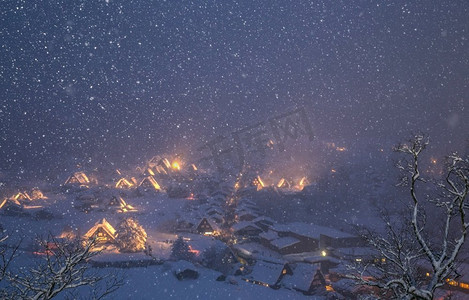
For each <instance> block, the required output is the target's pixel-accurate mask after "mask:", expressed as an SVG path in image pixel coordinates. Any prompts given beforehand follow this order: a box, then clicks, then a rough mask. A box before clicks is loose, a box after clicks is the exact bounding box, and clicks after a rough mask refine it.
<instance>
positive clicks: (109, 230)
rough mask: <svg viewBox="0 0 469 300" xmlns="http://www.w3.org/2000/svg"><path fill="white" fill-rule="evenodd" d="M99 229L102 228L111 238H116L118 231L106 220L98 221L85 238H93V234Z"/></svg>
mask: <svg viewBox="0 0 469 300" xmlns="http://www.w3.org/2000/svg"><path fill="white" fill-rule="evenodd" d="M99 228H102V229H103V230H104V231H105V232H107V233H108V234H109V235H110V236H111V237H113V238H114V237H115V234H116V230H115V229H114V227H112V226H111V224H109V222H108V221H107V220H106V219H104V218H103V219H102V220H101V221H98V222H96V223H95V224H94V226H93V227H91V229H90V230H88V232H87V233H85V235H84V237H85V238H92V237H93V234H94V233H95V232H96V230H98V229H99Z"/></svg>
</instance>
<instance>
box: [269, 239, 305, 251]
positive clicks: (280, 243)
mask: <svg viewBox="0 0 469 300" xmlns="http://www.w3.org/2000/svg"><path fill="white" fill-rule="evenodd" d="M299 242H300V241H299V240H298V239H295V238H294V237H290V236H286V237H282V238H278V239H275V240H272V241H270V244H272V246H274V247H276V248H277V249H283V248H285V247H288V246H292V245H294V244H296V243H299Z"/></svg>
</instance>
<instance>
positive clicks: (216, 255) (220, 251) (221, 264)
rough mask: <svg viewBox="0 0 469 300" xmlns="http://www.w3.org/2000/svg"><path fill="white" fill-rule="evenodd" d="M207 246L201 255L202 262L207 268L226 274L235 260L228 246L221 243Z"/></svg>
mask: <svg viewBox="0 0 469 300" xmlns="http://www.w3.org/2000/svg"><path fill="white" fill-rule="evenodd" d="M220 244H221V245H213V246H211V247H209V248H207V249H206V250H205V251H204V252H203V255H202V262H203V264H204V266H206V267H207V268H210V269H213V270H216V271H219V272H222V273H223V274H228V273H229V272H230V271H231V270H232V268H233V265H234V264H235V263H236V262H237V261H236V259H235V257H234V255H233V254H232V252H231V250H230V248H228V247H226V246H225V245H223V244H222V243H220Z"/></svg>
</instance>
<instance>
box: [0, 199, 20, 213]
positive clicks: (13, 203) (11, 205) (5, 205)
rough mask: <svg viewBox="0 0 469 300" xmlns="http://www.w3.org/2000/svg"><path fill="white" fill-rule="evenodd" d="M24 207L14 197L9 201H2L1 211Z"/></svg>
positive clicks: (0, 203) (0, 204)
mask: <svg viewBox="0 0 469 300" xmlns="http://www.w3.org/2000/svg"><path fill="white" fill-rule="evenodd" d="M22 207H23V206H22V205H21V203H20V202H19V201H18V200H16V199H15V198H14V197H12V198H10V199H8V198H4V199H3V200H2V201H0V209H2V208H3V209H7V210H8V209H11V208H14V209H22Z"/></svg>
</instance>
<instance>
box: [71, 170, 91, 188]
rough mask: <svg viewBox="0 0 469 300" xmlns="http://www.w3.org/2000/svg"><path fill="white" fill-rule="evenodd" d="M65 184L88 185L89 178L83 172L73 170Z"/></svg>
mask: <svg viewBox="0 0 469 300" xmlns="http://www.w3.org/2000/svg"><path fill="white" fill-rule="evenodd" d="M65 184H77V185H88V184H90V180H89V179H88V176H86V174H85V173H84V172H75V173H74V174H73V175H72V176H70V177H68V179H67V180H66V181H65Z"/></svg>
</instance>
